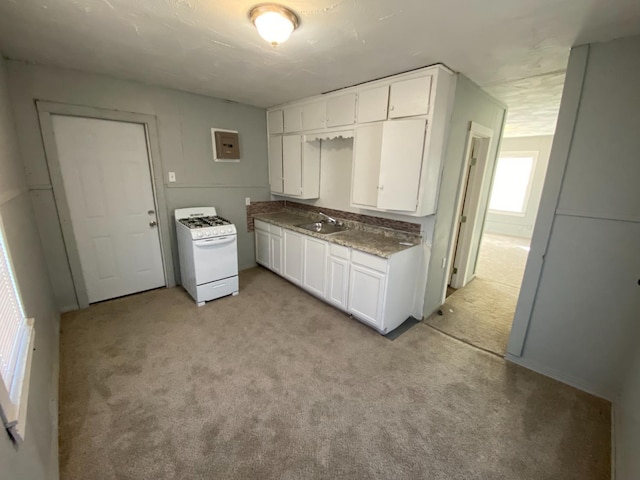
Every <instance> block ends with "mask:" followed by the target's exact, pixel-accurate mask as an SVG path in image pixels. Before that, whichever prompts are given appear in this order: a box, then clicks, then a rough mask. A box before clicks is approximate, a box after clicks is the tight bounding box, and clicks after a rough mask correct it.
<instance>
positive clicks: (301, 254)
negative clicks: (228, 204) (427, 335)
mask: <svg viewBox="0 0 640 480" xmlns="http://www.w3.org/2000/svg"><path fill="white" fill-rule="evenodd" d="M255 225H256V232H255V233H256V262H258V263H259V264H261V265H264V266H265V267H267V268H269V269H271V270H272V271H273V272H275V273H277V274H279V275H281V276H283V277H284V278H286V279H287V280H289V281H291V282H292V283H295V284H296V285H299V286H300V287H302V288H304V289H305V290H307V291H308V292H310V293H312V294H313V295H315V296H317V297H319V298H321V299H323V300H325V301H326V302H327V303H330V304H332V305H334V306H336V307H337V308H339V309H341V310H344V311H346V312H348V313H350V314H351V315H353V316H354V317H355V318H357V319H358V320H360V321H362V322H363V323H366V324H368V325H370V326H371V327H373V328H375V329H376V330H377V331H379V332H380V333H382V334H386V333H389V332H390V331H392V330H393V329H395V328H396V327H398V326H399V325H401V324H402V323H403V322H404V321H405V320H406V319H407V318H408V317H410V316H412V315H413V316H418V317H420V316H421V312H416V311H415V310H416V306H415V293H416V285H417V283H418V281H417V280H418V272H419V269H420V268H421V267H420V265H421V259H422V257H421V253H420V252H421V249H420V248H419V247H413V248H409V249H406V250H403V251H401V252H398V253H396V254H393V255H391V256H390V257H389V258H382V257H378V256H376V255H371V254H368V253H364V252H362V251H360V250H356V249H352V248H349V247H344V246H341V245H336V244H334V243H331V242H327V241H324V240H321V239H318V238H316V237H311V236H309V235H303V234H301V233H298V232H294V231H291V230H287V229H286V228H280V227H277V226H275V225H271V226H269V224H267V223H266V222H262V221H259V220H256V221H255ZM423 267H424V266H423Z"/></svg>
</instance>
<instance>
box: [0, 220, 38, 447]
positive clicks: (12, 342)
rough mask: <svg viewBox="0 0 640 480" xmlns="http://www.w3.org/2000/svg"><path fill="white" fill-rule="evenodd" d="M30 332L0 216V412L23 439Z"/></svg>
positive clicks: (31, 322)
mask: <svg viewBox="0 0 640 480" xmlns="http://www.w3.org/2000/svg"><path fill="white" fill-rule="evenodd" d="M33 333H34V332H33V320H32V319H27V318H26V316H25V314H24V309H23V308H22V301H21V299H20V294H19V292H18V287H17V284H16V281H15V278H14V275H13V267H12V264H11V257H10V255H9V250H8V248H7V244H6V241H5V233H4V229H3V228H2V222H1V219H0V380H1V381H0V413H1V414H2V421H3V423H4V425H5V427H6V428H7V430H8V431H9V433H10V434H11V436H12V437H13V438H14V439H15V440H22V439H23V438H24V421H25V418H26V413H27V412H26V410H27V401H26V397H27V394H28V389H29V370H30V363H31V352H32V348H31V344H32V342H33Z"/></svg>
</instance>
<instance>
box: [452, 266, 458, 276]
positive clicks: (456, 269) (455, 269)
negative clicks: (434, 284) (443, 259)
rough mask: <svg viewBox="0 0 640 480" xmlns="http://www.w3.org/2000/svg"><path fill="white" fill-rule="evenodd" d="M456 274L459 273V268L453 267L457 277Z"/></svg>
mask: <svg viewBox="0 0 640 480" xmlns="http://www.w3.org/2000/svg"><path fill="white" fill-rule="evenodd" d="M456 273H458V268H457V267H453V274H454V275H455V274H456Z"/></svg>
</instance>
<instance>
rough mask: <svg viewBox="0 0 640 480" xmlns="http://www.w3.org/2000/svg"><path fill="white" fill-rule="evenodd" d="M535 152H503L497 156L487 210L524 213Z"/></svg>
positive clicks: (516, 213)
mask: <svg viewBox="0 0 640 480" xmlns="http://www.w3.org/2000/svg"><path fill="white" fill-rule="evenodd" d="M536 157H537V152H505V153H503V154H501V156H500V158H498V162H497V164H496V173H495V177H494V179H493V188H492V190H491V199H490V200H489V210H491V211H492V212H497V213H510V214H515V215H524V214H525V212H526V211H527V203H528V200H529V193H530V191H531V182H532V180H533V172H534V167H535V163H536Z"/></svg>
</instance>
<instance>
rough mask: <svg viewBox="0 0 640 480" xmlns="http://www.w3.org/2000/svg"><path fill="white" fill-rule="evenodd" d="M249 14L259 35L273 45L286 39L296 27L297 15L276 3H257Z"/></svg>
mask: <svg viewBox="0 0 640 480" xmlns="http://www.w3.org/2000/svg"><path fill="white" fill-rule="evenodd" d="M249 16H250V18H251V21H252V22H253V24H254V25H255V27H256V29H257V30H258V33H259V34H260V36H261V37H262V38H264V39H265V40H266V41H267V42H269V43H270V44H271V45H273V46H274V47H275V46H277V45H279V44H281V43H283V42H285V41H287V39H288V38H289V36H290V35H291V33H292V32H293V31H294V30H295V29H296V28H297V27H298V17H296V15H295V14H294V13H293V12H292V11H290V10H288V9H286V8H285V7H282V6H280V5H276V4H265V5H258V6H257V7H255V8H254V9H253V10H251V12H250V13H249Z"/></svg>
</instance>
